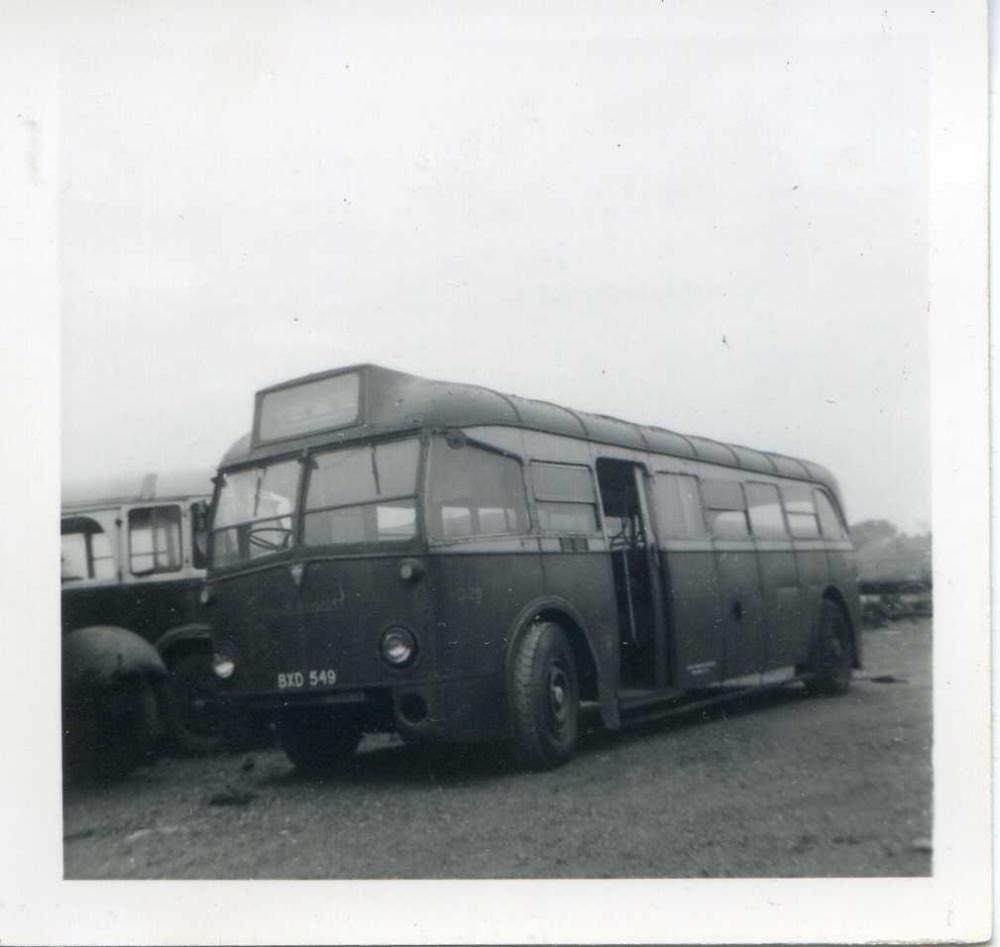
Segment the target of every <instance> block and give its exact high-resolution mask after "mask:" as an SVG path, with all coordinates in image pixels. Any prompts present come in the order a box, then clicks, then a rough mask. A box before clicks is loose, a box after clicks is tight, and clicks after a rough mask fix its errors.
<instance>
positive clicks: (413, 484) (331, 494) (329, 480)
mask: <svg viewBox="0 0 1000 947" xmlns="http://www.w3.org/2000/svg"><path fill="white" fill-rule="evenodd" d="M419 457H420V442H419V441H417V440H415V439H413V438H409V439H407V440H404V441H389V442H387V443H384V444H366V445H365V446H364V447H348V448H340V449H338V450H332V451H326V452H325V453H321V454H316V455H315V456H314V458H313V468H312V473H311V474H310V476H309V487H308V491H307V493H306V504H305V530H304V539H305V543H306V545H307V546H326V545H335V544H350V543H375V542H382V541H394V540H405V539H412V538H413V537H414V536H415V535H416V533H417V508H416V500H415V494H416V489H417V462H418V460H419Z"/></svg>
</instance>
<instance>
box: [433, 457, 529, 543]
mask: <svg viewBox="0 0 1000 947" xmlns="http://www.w3.org/2000/svg"><path fill="white" fill-rule="evenodd" d="M427 519H428V523H429V527H430V535H431V538H432V539H460V538H463V537H467V536H497V535H505V534H512V533H513V534H516V533H524V532H527V530H528V506H527V501H526V499H525V494H524V480H523V477H522V475H521V464H520V463H519V462H518V461H516V460H514V458H512V457H505V456H503V455H502V454H496V453H493V452H492V451H487V450H482V449H481V448H478V447H473V446H472V445H471V444H464V443H459V442H455V441H452V442H451V443H449V442H448V441H446V440H445V439H444V438H442V437H435V438H434V439H433V440H432V441H431V449H430V460H429V464H428V472H427Z"/></svg>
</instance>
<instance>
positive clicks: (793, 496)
mask: <svg viewBox="0 0 1000 947" xmlns="http://www.w3.org/2000/svg"><path fill="white" fill-rule="evenodd" d="M781 495H782V497H783V498H784V501H785V513H786V514H788V529H789V530H790V531H791V534H792V535H793V536H794V537H795V538H796V539H816V538H818V537H819V519H818V518H817V516H816V505H815V503H814V501H813V492H812V490H810V489H809V487H807V486H806V485H805V484H798V483H796V484H785V485H784V486H783V487H782V488H781Z"/></svg>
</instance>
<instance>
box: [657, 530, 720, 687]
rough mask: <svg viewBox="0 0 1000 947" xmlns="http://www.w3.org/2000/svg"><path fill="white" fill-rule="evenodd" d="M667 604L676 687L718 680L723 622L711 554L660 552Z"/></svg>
mask: <svg viewBox="0 0 1000 947" xmlns="http://www.w3.org/2000/svg"><path fill="white" fill-rule="evenodd" d="M660 557H661V562H662V563H663V564H664V565H665V567H666V568H665V570H664V573H665V574H664V583H665V585H666V586H667V588H668V590H669V591H668V594H667V600H668V602H669V603H670V616H669V621H668V624H669V627H670V629H671V632H672V635H673V639H674V656H675V660H676V668H677V673H676V674H675V675H674V681H673V683H675V684H676V685H677V686H678V687H704V686H705V685H707V684H712V683H715V682H717V681H718V680H720V679H721V677H722V665H723V658H724V645H725V642H724V640H723V634H724V632H723V621H722V611H721V607H720V599H719V578H718V574H717V573H716V571H715V552H714V551H713V550H712V549H711V548H708V549H706V550H703V551H694V550H683V551H666V550H661V551H660Z"/></svg>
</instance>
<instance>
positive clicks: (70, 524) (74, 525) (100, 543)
mask: <svg viewBox="0 0 1000 947" xmlns="http://www.w3.org/2000/svg"><path fill="white" fill-rule="evenodd" d="M61 532H62V570H61V571H62V581H63V582H80V581H83V580H85V579H113V578H114V577H115V558H114V555H113V554H112V552H111V543H110V542H108V534H107V533H105V532H104V530H103V529H102V528H101V524H100V523H98V522H97V520H94V519H91V518H90V517H89V516H72V517H66V518H65V519H63V521H62V527H61Z"/></svg>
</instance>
